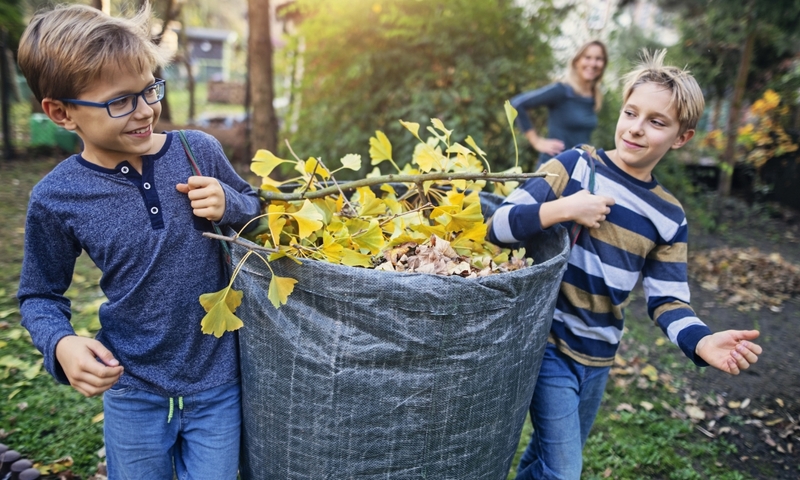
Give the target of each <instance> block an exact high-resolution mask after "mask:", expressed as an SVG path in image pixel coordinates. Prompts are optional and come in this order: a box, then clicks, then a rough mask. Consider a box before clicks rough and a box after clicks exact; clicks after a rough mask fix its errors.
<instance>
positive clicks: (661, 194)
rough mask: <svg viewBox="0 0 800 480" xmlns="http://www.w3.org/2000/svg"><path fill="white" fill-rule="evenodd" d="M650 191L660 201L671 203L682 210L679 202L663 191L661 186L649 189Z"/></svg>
mask: <svg viewBox="0 0 800 480" xmlns="http://www.w3.org/2000/svg"><path fill="white" fill-rule="evenodd" d="M650 191H651V192H653V193H654V194H655V195H656V196H657V197H658V198H660V199H661V200H664V201H665V202H668V203H671V204H673V205H676V206H678V207H681V209H683V206H682V205H681V202H679V201H678V199H677V198H675V197H674V196H673V195H672V194H671V193H669V192H668V191H666V190H664V187H662V186H661V185H656V187H655V188H653V189H651V190H650Z"/></svg>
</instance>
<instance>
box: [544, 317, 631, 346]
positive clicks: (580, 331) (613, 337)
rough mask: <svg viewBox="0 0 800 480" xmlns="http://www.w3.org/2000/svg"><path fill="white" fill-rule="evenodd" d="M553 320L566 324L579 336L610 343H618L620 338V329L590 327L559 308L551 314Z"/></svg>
mask: <svg viewBox="0 0 800 480" xmlns="http://www.w3.org/2000/svg"><path fill="white" fill-rule="evenodd" d="M553 320H554V321H556V322H563V323H565V324H566V325H567V329H568V330H569V331H571V332H572V333H573V334H575V335H577V336H579V337H583V338H590V339H592V340H599V341H601V342H606V343H610V344H611V345H616V344H618V343H619V339H620V338H622V331H621V330H618V329H616V328H614V327H611V326H609V327H590V326H588V325H586V324H585V323H584V322H583V320H581V319H580V318H578V317H576V316H574V315H570V314H568V313H564V312H562V311H561V310H559V309H556V311H555V314H553Z"/></svg>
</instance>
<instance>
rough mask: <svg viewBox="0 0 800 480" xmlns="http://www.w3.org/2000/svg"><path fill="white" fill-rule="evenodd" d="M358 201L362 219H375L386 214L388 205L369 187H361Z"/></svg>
mask: <svg viewBox="0 0 800 480" xmlns="http://www.w3.org/2000/svg"><path fill="white" fill-rule="evenodd" d="M356 194H357V195H356V196H355V197H354V198H355V199H356V201H357V202H358V203H359V204H360V207H359V208H358V214H359V215H361V216H362V217H375V216H378V215H383V214H384V213H386V205H385V204H384V203H383V200H381V199H380V198H378V197H377V196H375V192H373V191H372V189H370V188H369V187H361V188H359V189H358V190H356Z"/></svg>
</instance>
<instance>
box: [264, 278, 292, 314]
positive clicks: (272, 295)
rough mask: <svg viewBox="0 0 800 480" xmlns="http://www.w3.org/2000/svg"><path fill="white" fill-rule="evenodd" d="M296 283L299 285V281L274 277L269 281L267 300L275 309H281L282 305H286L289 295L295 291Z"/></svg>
mask: <svg viewBox="0 0 800 480" xmlns="http://www.w3.org/2000/svg"><path fill="white" fill-rule="evenodd" d="M295 283H297V280H295V279H294V278H290V277H279V276H277V275H272V279H271V280H270V281H269V293H268V294H267V298H269V301H270V302H271V303H272V305H273V306H274V307H275V308H281V305H286V302H287V301H288V300H289V295H291V293H292V292H293V291H294V284H295Z"/></svg>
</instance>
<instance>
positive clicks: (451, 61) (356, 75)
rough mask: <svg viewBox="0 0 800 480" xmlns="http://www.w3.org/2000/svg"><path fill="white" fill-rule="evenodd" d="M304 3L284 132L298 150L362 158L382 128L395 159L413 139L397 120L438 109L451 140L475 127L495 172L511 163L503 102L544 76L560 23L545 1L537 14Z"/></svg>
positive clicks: (455, 5) (463, 1)
mask: <svg viewBox="0 0 800 480" xmlns="http://www.w3.org/2000/svg"><path fill="white" fill-rule="evenodd" d="M301 6H302V11H303V14H304V16H305V18H306V19H305V20H304V22H303V24H302V25H301V29H302V30H301V34H302V35H303V36H304V38H305V41H306V53H305V73H304V77H303V78H304V80H303V83H302V85H301V86H300V91H299V94H300V96H301V98H302V105H303V107H302V109H301V111H300V114H299V122H298V125H299V130H298V132H297V133H296V134H292V135H287V136H288V137H289V138H290V141H291V143H292V145H293V148H294V149H295V151H296V152H297V153H298V155H300V156H301V157H308V156H322V158H323V161H325V160H326V159H338V158H340V157H341V156H343V155H345V154H347V153H359V154H361V155H363V156H364V157H365V158H366V154H367V151H366V150H365V146H366V145H367V139H368V138H369V137H370V136H371V135H373V134H374V131H375V130H382V131H384V132H385V133H386V134H387V135H388V137H389V138H390V140H392V141H393V143H394V144H395V145H396V152H397V154H396V156H395V158H398V159H410V158H411V150H412V148H413V147H414V145H415V142H414V141H412V140H413V139H412V138H411V136H410V135H409V134H408V132H406V131H405V130H404V129H403V128H402V126H401V125H400V123H398V120H399V119H403V120H406V121H412V122H418V123H420V124H423V125H425V124H427V123H428V122H429V119H430V118H431V117H436V118H440V119H441V120H442V121H443V122H444V123H445V124H446V125H448V127H449V128H451V129H453V130H454V131H455V132H456V135H461V136H462V138H455V140H456V141H461V140H462V139H463V137H465V136H466V135H472V136H473V137H474V138H475V140H476V141H477V143H478V145H480V146H481V148H483V149H484V150H485V151H487V152H488V153H489V157H490V158H491V159H492V162H493V170H500V169H502V168H505V167H508V166H512V165H513V162H514V146H513V142H512V140H511V133H510V131H509V128H508V126H507V122H506V120H505V117H504V113H503V102H504V101H505V100H507V99H509V98H510V97H511V96H513V95H515V94H517V93H519V92H520V91H523V90H525V89H528V88H533V87H537V86H541V85H544V84H545V83H547V82H548V81H549V80H550V78H549V76H550V72H551V71H552V69H553V64H554V60H553V55H552V52H551V48H550V46H549V45H548V40H549V39H550V38H551V36H552V35H553V34H555V33H556V31H557V27H556V25H557V24H558V22H556V21H555V19H556V18H557V15H558V10H557V9H556V8H555V7H554V6H553V4H552V1H551V0H545V1H543V2H541V7H540V8H539V10H538V11H537V12H536V15H535V16H531V15H528V14H526V13H525V12H524V11H523V10H522V9H521V8H520V7H517V6H515V2H513V1H511V0H494V1H481V2H475V1H472V0H429V1H424V2H422V1H419V0H396V1H393V2H380V3H378V2H375V1H373V0H351V1H348V2H327V1H324V0H303V1H302V2H301ZM403 139H407V140H408V141H407V142H406V141H402V140H403ZM530 157H531V159H532V158H533V153H532V152H530ZM523 168H524V167H523ZM361 173H363V172H361Z"/></svg>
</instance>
